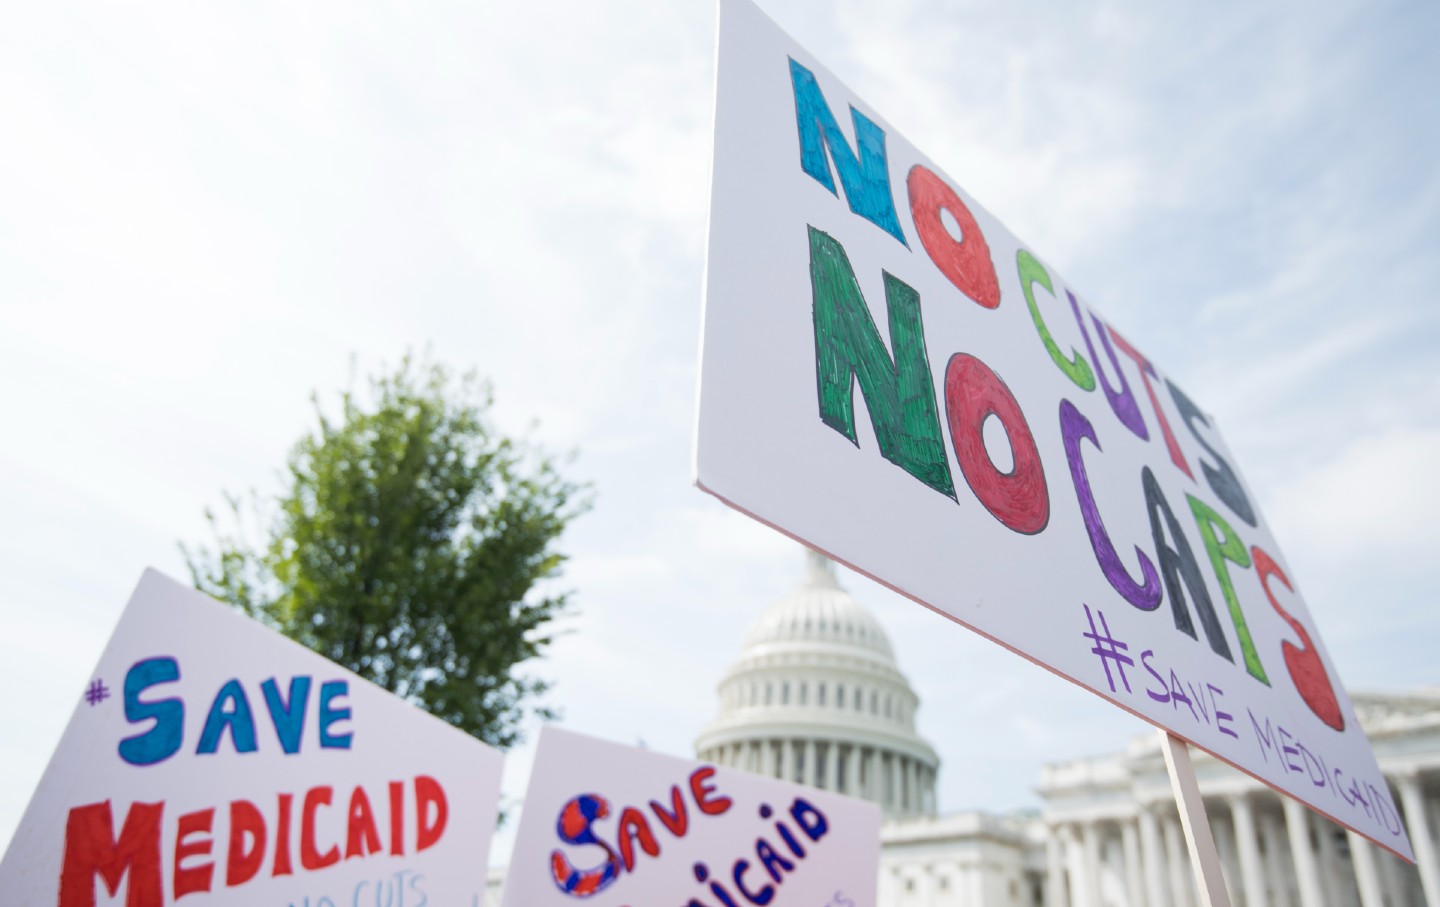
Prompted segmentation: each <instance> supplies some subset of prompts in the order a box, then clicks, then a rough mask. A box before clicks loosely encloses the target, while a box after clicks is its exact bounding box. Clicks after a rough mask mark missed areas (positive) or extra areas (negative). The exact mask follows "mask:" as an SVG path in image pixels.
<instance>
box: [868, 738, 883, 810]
mask: <svg viewBox="0 0 1440 907" xmlns="http://www.w3.org/2000/svg"><path fill="white" fill-rule="evenodd" d="M866 762H867V763H868V765H867V766H866V771H865V799H867V800H870V801H871V802H874V803H880V805H881V806H882V807H883V806H884V805H885V804H884V803H881V795H882V794H884V792H885V791H884V788H882V787H881V786H880V751H879V750H878V749H876V748H874V747H871V748H870V756H869V758H868V759H867V760H866Z"/></svg>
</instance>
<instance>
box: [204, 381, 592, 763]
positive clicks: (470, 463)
mask: <svg viewBox="0 0 1440 907" xmlns="http://www.w3.org/2000/svg"><path fill="white" fill-rule="evenodd" d="M369 390H370V393H369V395H368V396H369V399H368V401H366V405H362V402H361V401H359V400H357V399H356V397H355V396H354V395H353V394H351V393H349V392H346V393H344V394H342V395H341V411H340V415H339V418H338V419H334V420H332V419H330V418H327V417H326V416H325V414H324V412H323V411H322V410H321V407H320V404H319V401H318V399H317V400H316V402H315V409H316V415H317V417H318V420H319V426H318V428H317V429H315V430H314V431H313V432H312V433H310V434H309V435H307V436H306V437H304V438H302V439H301V440H300V442H299V443H298V444H296V445H295V447H294V449H293V451H292V452H291V454H290V457H289V461H288V468H287V471H286V480H287V481H286V485H287V487H286V488H285V490H284V491H283V493H281V494H280V495H278V496H277V497H275V498H273V499H263V498H261V497H260V496H258V495H257V494H255V493H253V492H252V493H251V495H250V496H249V501H250V504H251V506H250V508H242V506H241V500H240V499H238V498H235V497H227V502H228V504H229V517H231V518H233V526H232V527H230V528H226V527H224V526H222V521H221V520H220V519H217V517H216V515H215V514H214V512H213V511H209V510H207V511H206V518H207V519H208V520H209V521H210V525H211V527H212V529H213V530H214V533H215V543H214V545H215V546H214V548H209V547H203V546H202V547H199V548H196V549H194V550H191V549H189V548H187V547H186V546H184V545H182V546H181V549H182V551H183V552H184V554H185V559H186V561H187V563H188V565H189V567H190V573H191V578H192V579H193V581H194V583H195V586H196V588H198V589H200V590H201V591H203V592H206V593H209V594H210V595H213V596H214V597H216V598H218V599H220V600H222V601H225V602H228V603H230V604H232V605H234V606H235V607H237V608H239V609H241V610H242V611H244V612H245V613H247V614H249V615H251V616H252V617H255V618H257V619H259V620H261V621H264V622H265V623H267V624H270V625H271V626H273V627H275V628H277V629H279V630H280V631H281V632H283V633H285V634H286V635H288V636H290V637H291V638H293V639H295V640H298V641H299V642H301V643H303V644H304V645H306V646H309V647H310V648H311V649H314V650H315V651H316V652H319V653H320V654H322V655H324V656H325V657H327V658H329V659H331V660H332V661H335V662H337V663H339V664H341V665H344V666H345V667H347V668H349V669H350V670H352V671H354V672H355V673H357V674H359V675H360V676H362V677H365V678H367V679H368V680H371V681H373V682H375V683H376V684H379V685H380V686H381V687H384V688H385V689H387V690H389V691H390V692H392V693H395V694H397V695H399V696H401V697H403V698H405V699H407V700H409V701H411V702H413V703H415V704H416V705H418V706H420V707H421V708H424V709H425V710H427V711H429V712H431V713H432V714H434V715H437V716H439V717H440V718H443V719H445V720H446V721H448V722H450V723H451V724H454V725H455V726H456V727H459V728H461V729H463V730H465V731H468V732H469V733H471V734H473V735H475V736H476V737H479V738H480V739H482V740H484V741H486V742H487V743H490V744H492V745H495V746H499V747H502V748H504V747H508V746H510V745H511V744H513V743H515V742H516V741H517V740H518V739H519V732H518V727H517V725H518V723H519V721H520V718H521V717H522V715H523V714H524V710H525V708H526V707H527V705H531V704H533V702H534V701H537V700H538V697H539V696H540V694H542V693H543V692H544V691H545V689H546V686H547V685H546V684H545V683H544V682H543V681H541V680H538V679H536V678H533V677H526V676H521V675H520V674H518V673H517V671H516V666H517V665H519V664H520V663H521V662H524V661H525V660H527V659H530V658H533V657H535V656H537V655H540V654H541V653H542V652H543V651H544V650H545V648H546V647H547V646H548V645H549V643H550V642H551V641H552V638H553V632H554V631H553V629H552V626H553V625H552V624H551V621H552V619H553V618H555V617H556V616H557V615H558V614H560V613H561V612H562V611H563V610H564V609H565V607H566V595H565V594H563V593H558V592H553V591H543V590H542V589H541V587H540V586H537V584H540V583H541V581H542V580H550V579H553V578H554V577H556V576H558V575H559V572H560V567H561V564H562V563H563V561H564V556H563V555H561V554H560V553H558V552H557V551H556V550H555V543H556V541H557V540H558V538H559V536H560V534H561V532H562V530H563V529H564V528H565V525H566V524H567V523H568V522H569V521H570V520H571V519H572V518H574V517H575V516H577V515H578V514H580V513H581V512H583V511H584V510H585V509H586V507H587V506H588V500H589V492H588V488H586V487H585V486H581V485H577V484H574V483H572V482H569V481H567V480H566V479H564V478H563V477H562V476H561V475H560V474H559V472H558V470H557V468H556V465H555V461H554V460H553V458H552V457H550V456H549V455H547V454H546V453H544V452H543V451H540V450H538V449H537V448H535V447H534V446H533V445H531V444H529V443H526V442H524V441H520V440H515V439H512V438H509V437H505V436H503V435H501V434H499V433H498V432H497V431H496V430H495V428H494V427H493V425H491V424H490V422H489V421H488V418H487V416H488V411H489V409H490V406H491V402H492V399H493V398H492V396H491V391H490V388H489V386H488V385H487V384H485V383H483V382H481V381H479V380H478V379H477V378H476V377H475V376H474V375H473V374H467V375H465V376H463V377H462V378H460V379H458V380H452V378H451V376H450V374H449V373H448V372H447V371H446V370H445V369H444V368H443V367H441V366H440V365H437V364H434V363H429V362H424V363H418V364H417V363H415V362H413V361H412V360H411V359H410V358H408V357H407V358H406V359H405V361H404V362H403V363H402V365H401V367H400V368H399V369H398V370H397V371H396V372H395V373H394V374H387V375H382V376H379V377H372V378H371V379H370V380H369ZM246 509H248V510H250V511H251V513H252V514H253V518H254V519H255V520H256V521H257V523H258V527H257V528H258V530H259V532H260V534H261V538H260V539H259V540H258V541H257V542H255V543H252V542H250V541H249V540H248V539H247V538H246V534H247V533H246V529H245V526H246V522H247V520H246V518H245V514H244V512H243V511H244V510H246ZM546 588H547V589H548V588H549V586H548V584H547V585H546ZM535 710H536V711H537V712H538V713H540V714H542V715H547V716H548V715H549V714H550V713H549V711H548V709H545V708H543V707H538V708H536V709H535Z"/></svg>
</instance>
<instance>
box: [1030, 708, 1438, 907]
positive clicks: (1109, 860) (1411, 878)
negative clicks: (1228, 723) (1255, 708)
mask: <svg viewBox="0 0 1440 907" xmlns="http://www.w3.org/2000/svg"><path fill="white" fill-rule="evenodd" d="M1352 700H1353V702H1354V705H1355V708H1356V712H1357V715H1358V717H1359V718H1360V721H1361V724H1362V725H1363V726H1364V727H1365V730H1366V733H1367V734H1368V735H1369V737H1370V739H1371V742H1372V743H1373V744H1374V747H1375V754H1376V758H1377V761H1378V762H1379V765H1380V770H1381V772H1382V774H1383V775H1384V777H1385V780H1386V781H1387V782H1388V785H1389V787H1390V790H1391V795H1392V798H1393V800H1394V803H1395V805H1396V807H1397V808H1398V810H1399V812H1400V814H1401V818H1402V819H1403V821H1404V823H1405V826H1406V828H1407V829H1408V831H1409V833H1410V842H1411V844H1412V846H1413V847H1414V850H1415V856H1416V864H1415V865H1413V866H1412V865H1409V864H1406V863H1404V862H1403V861H1401V860H1400V859H1398V858H1397V857H1395V856H1394V855H1393V854H1391V853H1389V852H1388V851H1385V850H1382V849H1381V848H1379V847H1376V846H1375V845H1373V844H1371V843H1370V842H1368V841H1366V840H1365V839H1363V838H1361V837H1359V836H1358V835H1355V834H1351V833H1348V832H1346V831H1345V830H1344V829H1343V828H1341V827H1340V826H1339V825H1336V824H1335V823H1333V822H1331V821H1330V820H1329V819H1326V818H1323V817H1321V816H1319V815H1317V814H1315V813H1313V812H1311V811H1310V810H1309V809H1307V808H1306V807H1304V806H1302V805H1300V804H1299V803H1298V802H1297V801H1295V800H1293V799H1291V798H1289V797H1282V796H1280V795H1279V794H1277V793H1275V792H1274V791H1273V790H1271V789H1270V788H1268V787H1266V786H1264V785H1262V784H1260V783H1259V782H1257V781H1255V780H1253V779H1251V778H1249V777H1248V776H1246V775H1243V774H1241V773H1240V772H1238V771H1236V770H1235V769H1232V768H1230V767H1229V766H1227V765H1224V764H1223V763H1220V762H1219V761H1218V760H1215V759H1212V758H1210V757H1209V756H1207V755H1206V754H1204V753H1201V752H1199V751H1198V750H1196V751H1194V760H1195V766H1196V777H1197V780H1198V781H1199V783H1200V789H1201V793H1202V794H1203V795H1204V799H1205V810H1206V813H1207V815H1208V816H1209V819H1210V826H1211V830H1212V831H1213V833H1214V837H1215V844H1216V849H1217V850H1218V851H1219V855H1220V860H1221V864H1222V866H1223V869H1224V874H1225V881H1226V884H1227V886H1228V888H1229V891H1230V899H1231V902H1232V903H1233V904H1235V905H1236V907H1424V905H1426V904H1431V905H1437V907H1440V852H1437V836H1436V830H1437V825H1440V690H1427V691H1418V692H1415V693H1411V694H1399V695H1383V696H1382V695H1358V694H1352ZM1039 792H1040V795H1041V796H1042V797H1043V798H1044V799H1045V803H1046V806H1045V810H1044V821H1045V824H1046V827H1047V828H1049V829H1051V830H1052V834H1053V835H1058V839H1059V841H1060V842H1062V847H1063V846H1064V844H1063V842H1065V841H1067V840H1069V841H1072V842H1073V841H1078V842H1081V845H1080V852H1079V855H1078V856H1076V857H1075V858H1074V859H1071V860H1064V861H1057V860H1056V859H1055V858H1054V857H1053V856H1052V857H1051V858H1050V859H1049V860H1047V862H1046V865H1047V867H1048V868H1047V873H1048V874H1049V875H1051V876H1053V875H1054V874H1055V873H1057V872H1060V873H1064V874H1065V875H1066V876H1067V877H1066V878H1063V879H1056V878H1050V879H1047V884H1046V890H1047V891H1050V892H1052V894H1051V895H1049V896H1048V897H1047V898H1046V900H1045V904H1046V905H1047V907H1088V905H1090V904H1092V903H1094V898H1095V891H1096V888H1097V886H1098V887H1099V888H1100V890H1101V894H1100V898H1101V903H1102V904H1103V905H1104V907H1196V905H1197V904H1198V894H1197V891H1196V887H1195V882H1194V875H1193V871H1192V869H1191V866H1190V859H1189V854H1188V850H1187V848H1186V847H1185V842H1184V838H1183V835H1182V833H1181V828H1180V823H1179V819H1178V815H1177V813H1176V811H1175V803H1174V799H1173V797H1172V796H1171V793H1170V782H1169V776H1168V774H1167V772H1166V769H1165V764H1164V760H1163V758H1162V756H1161V753H1160V746H1159V738H1158V736H1157V735H1155V734H1146V735H1143V736H1140V737H1137V738H1135V740H1133V741H1132V743H1131V746H1130V747H1129V749H1128V750H1127V751H1125V752H1123V753H1117V754H1114V755H1111V756H1106V757H1101V758H1096V759H1085V760H1079V761H1075V762H1069V763H1060V764H1053V765H1050V766H1047V767H1046V768H1045V770H1044V774H1043V777H1042V780H1041V785H1040V788H1039ZM1092 842H1093V843H1092ZM1071 846H1072V848H1073V846H1074V845H1071ZM1095 854H1098V855H1099V857H1098V859H1096V858H1095V857H1094V856H1093V855H1095ZM1112 878H1118V879H1123V880H1124V884H1123V885H1111V887H1106V885H1107V884H1109V883H1108V882H1107V880H1108V879H1112Z"/></svg>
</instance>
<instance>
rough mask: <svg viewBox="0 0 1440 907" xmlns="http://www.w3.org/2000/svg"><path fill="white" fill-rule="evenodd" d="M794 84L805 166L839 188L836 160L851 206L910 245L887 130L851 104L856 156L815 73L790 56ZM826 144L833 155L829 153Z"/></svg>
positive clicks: (820, 180)
mask: <svg viewBox="0 0 1440 907" xmlns="http://www.w3.org/2000/svg"><path fill="white" fill-rule="evenodd" d="M790 83H791V85H793V86H794V89H795V125H796V126H797V127H798V128H799V131H800V168H801V169H802V170H804V171H805V172H806V173H808V174H810V175H811V176H813V177H815V180H816V181H817V182H818V183H820V185H822V186H824V187H825V188H826V189H829V190H830V191H831V192H835V178H834V177H833V176H832V175H831V173H830V161H834V162H835V169H836V170H837V171H839V173H840V185H841V186H842V187H843V188H844V189H845V201H847V202H849V203H850V210H851V211H853V212H855V213H856V214H858V215H860V216H861V217H863V218H865V219H866V220H868V221H870V222H871V223H872V224H874V225H875V226H877V227H879V228H880V229H882V230H884V231H885V232H886V233H889V234H890V235H891V236H893V237H895V238H896V239H898V240H900V243H901V245H904V246H905V247H907V248H908V247H909V245H910V244H909V243H907V242H905V234H904V232H903V231H902V230H901V229H900V219H899V217H897V216H896V214H895V199H894V197H893V196H892V195H891V193H890V164H889V161H888V160H887V158H886V156H885V130H883V129H881V128H880V127H879V126H876V125H875V123H874V122H873V121H871V119H870V118H869V117H867V116H865V114H863V113H861V112H860V111H858V110H856V109H855V108H854V107H851V108H850V118H851V120H853V121H854V123H855V145H856V147H857V148H858V149H859V152H860V156H859V159H858V160H857V159H856V156H855V152H853V151H851V150H850V145H849V143H847V142H846V141H845V135H844V133H842V132H841V131H840V124H839V123H837V122H835V114H833V113H831V112H830V105H829V104H826V103H825V96H824V95H822V94H821V93H820V86H819V85H818V84H817V83H816V82H815V74H814V73H812V72H811V71H810V70H808V69H806V68H805V67H803V66H801V65H800V64H799V63H796V62H795V61H794V60H791V61H790ZM827 149H828V150H829V152H830V160H826V157H825V152H826V150H827ZM836 195H837V196H838V195H839V193H836Z"/></svg>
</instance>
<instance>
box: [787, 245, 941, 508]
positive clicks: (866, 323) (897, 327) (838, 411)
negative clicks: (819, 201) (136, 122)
mask: <svg viewBox="0 0 1440 907" xmlns="http://www.w3.org/2000/svg"><path fill="white" fill-rule="evenodd" d="M810 285H811V290H812V291H813V293H814V297H815V313H814V315H815V380H816V386H817V390H818V392H819V396H820V419H821V421H822V422H824V423H825V424H826V425H828V426H830V427H831V428H833V429H835V430H836V431H838V432H840V434H842V435H844V436H845V437H847V438H849V439H850V442H851V443H852V444H854V445H855V446H856V447H859V446H860V442H859V441H858V440H856V438H855V407H854V402H853V399H852V389H853V386H854V383H855V382H856V381H857V380H858V381H859V383H860V394H861V395H862V396H863V397H864V398H865V406H866V408H867V409H869V411H870V421H871V423H872V424H873V425H874V426H875V440H876V441H877V442H879V445H880V455H881V456H883V457H884V458H885V459H887V460H889V461H890V462H892V463H894V464H895V465H897V466H899V467H900V468H901V469H904V470H905V471H906V472H908V473H910V474H911V475H912V476H914V477H915V478H917V479H919V480H920V481H922V482H924V483H925V484H926V485H929V486H930V487H931V488H933V489H935V490H936V491H938V492H940V493H941V494H944V495H946V496H948V497H951V498H953V497H955V484H954V482H952V481H951V479H950V462H949V460H948V459H947V458H946V455H945V442H944V439H943V436H942V435H941V433H940V415H939V412H938V411H937V409H936V406H935V388H934V384H933V382H932V381H931V379H930V359H929V357H928V356H927V355H926V353H925V331H924V327H923V325H922V324H921V321H920V294H919V293H916V292H915V290H914V289H912V288H911V287H909V286H907V285H906V284H904V283H903V282H901V281H900V280H898V279H897V278H895V277H893V276H891V275H890V274H888V273H887V274H885V305H886V307H887V308H888V309H889V312H890V340H891V344H892V346H893V347H894V351H895V355H894V358H893V359H892V358H891V355H890V353H889V351H887V350H886V349H885V341H884V340H882V339H881V338H880V331H879V329H877V328H876V327H875V321H874V319H872V318H871V317H870V309H869V308H868V307H867V306H866V305H865V297H864V295H863V294H862V293H861V292H860V283H859V281H857V280H856V279H855V271H854V269H853V268H851V267H850V258H849V257H848V256H847V255H846V254H845V247H844V246H842V245H840V243H839V242H837V241H836V240H835V238H834V237H832V236H830V235H829V234H826V233H822V232H821V231H819V230H816V229H815V228H814V227H811V228H810Z"/></svg>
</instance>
